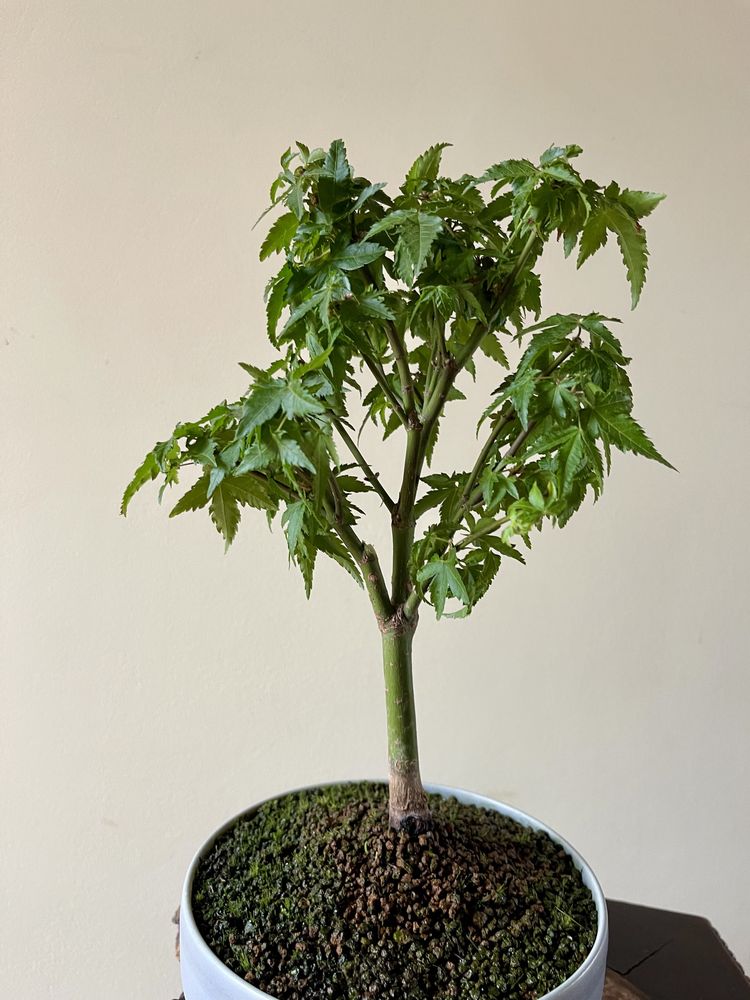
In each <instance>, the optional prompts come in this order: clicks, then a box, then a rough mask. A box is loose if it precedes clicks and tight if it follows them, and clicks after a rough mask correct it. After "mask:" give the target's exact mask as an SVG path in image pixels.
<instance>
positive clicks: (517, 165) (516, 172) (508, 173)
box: [480, 160, 539, 182]
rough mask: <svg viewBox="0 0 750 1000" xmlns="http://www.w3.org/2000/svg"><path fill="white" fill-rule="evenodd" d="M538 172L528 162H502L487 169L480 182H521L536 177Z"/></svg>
mask: <svg viewBox="0 0 750 1000" xmlns="http://www.w3.org/2000/svg"><path fill="white" fill-rule="evenodd" d="M538 173H539V171H538V170H537V168H536V167H535V166H534V164H533V163H531V162H530V161H529V160H502V162H500V163H496V164H495V165H494V166H492V167H489V169H487V170H486V171H485V172H484V174H483V175H482V177H481V178H480V182H481V181H521V180H530V179H531V178H534V177H537V175H538Z"/></svg>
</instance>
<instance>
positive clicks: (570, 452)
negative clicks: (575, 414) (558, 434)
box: [562, 430, 585, 494]
mask: <svg viewBox="0 0 750 1000" xmlns="http://www.w3.org/2000/svg"><path fill="white" fill-rule="evenodd" d="M583 438H584V435H583V431H581V430H577V431H576V432H575V434H574V435H573V437H572V438H571V440H570V444H569V445H568V446H567V447H566V448H565V449H563V452H562V457H563V458H564V465H563V476H562V492H563V494H567V493H569V492H570V487H571V485H572V483H573V480H574V479H575V477H576V476H577V475H578V473H579V471H580V469H581V465H582V463H584V462H585V446H584V441H583Z"/></svg>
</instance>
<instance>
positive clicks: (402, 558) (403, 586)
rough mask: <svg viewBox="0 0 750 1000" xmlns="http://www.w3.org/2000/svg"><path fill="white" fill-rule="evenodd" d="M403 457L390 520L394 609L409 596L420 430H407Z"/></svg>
mask: <svg viewBox="0 0 750 1000" xmlns="http://www.w3.org/2000/svg"><path fill="white" fill-rule="evenodd" d="M406 435H407V436H406V454H405V456H404V472H403V477H402V480H401V491H400V493H399V497H398V504H397V505H396V509H395V510H394V512H393V516H392V518H391V536H392V540H393V571H392V576H391V601H392V603H393V605H394V607H399V605H401V604H403V602H404V601H405V600H406V598H407V597H408V595H409V590H410V580H409V557H410V555H411V549H412V545H413V544H414V529H415V527H416V521H415V519H414V503H415V501H416V497H417V487H418V485H419V476H420V472H421V469H422V456H423V451H424V449H423V447H422V435H423V431H422V429H421V427H410V428H409V430H407V432H406Z"/></svg>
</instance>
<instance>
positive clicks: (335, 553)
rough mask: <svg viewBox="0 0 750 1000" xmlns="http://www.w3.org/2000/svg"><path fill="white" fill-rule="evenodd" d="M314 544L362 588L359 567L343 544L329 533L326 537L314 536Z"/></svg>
mask: <svg viewBox="0 0 750 1000" xmlns="http://www.w3.org/2000/svg"><path fill="white" fill-rule="evenodd" d="M315 542H316V545H317V546H318V548H319V549H320V551H321V552H324V553H325V554H326V555H327V556H329V557H330V558H331V559H333V561H334V562H337V563H338V564H339V566H342V567H343V568H344V569H345V570H346V572H347V573H348V574H349V575H350V576H351V577H352V579H354V580H355V581H356V582H357V583H358V584H359V586H360V587H361V586H363V582H362V574H361V573H360V571H359V567H358V566H357V564H356V563H355V562H354V560H353V559H352V557H351V556H350V555H349V552H348V551H347V549H346V548H345V547H344V544H343V542H342V541H341V540H340V539H339V538H338V537H337V536H336V535H333V534H330V533H329V534H326V535H324V534H319V535H317V536H316V539H315Z"/></svg>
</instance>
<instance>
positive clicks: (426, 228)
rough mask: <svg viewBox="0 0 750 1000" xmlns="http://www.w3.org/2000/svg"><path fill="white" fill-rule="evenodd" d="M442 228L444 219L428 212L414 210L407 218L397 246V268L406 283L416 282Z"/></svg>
mask: <svg viewBox="0 0 750 1000" xmlns="http://www.w3.org/2000/svg"><path fill="white" fill-rule="evenodd" d="M442 228H443V220H442V219H441V218H440V217H439V216H437V215H430V214H429V213H427V212H414V213H412V214H410V215H409V217H408V219H406V220H405V222H404V224H403V225H402V227H401V236H400V237H399V241H398V244H397V246H396V270H397V273H398V276H399V277H400V278H401V280H402V281H403V282H404V283H405V284H407V285H410V286H411V285H413V284H414V281H415V279H416V277H417V275H418V274H419V273H420V271H421V270H422V268H423V267H424V263H425V261H426V260H427V255H428V254H429V252H430V248H431V247H432V244H433V243H434V242H435V239H436V237H437V235H438V233H439V232H440V230H441V229H442Z"/></svg>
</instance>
